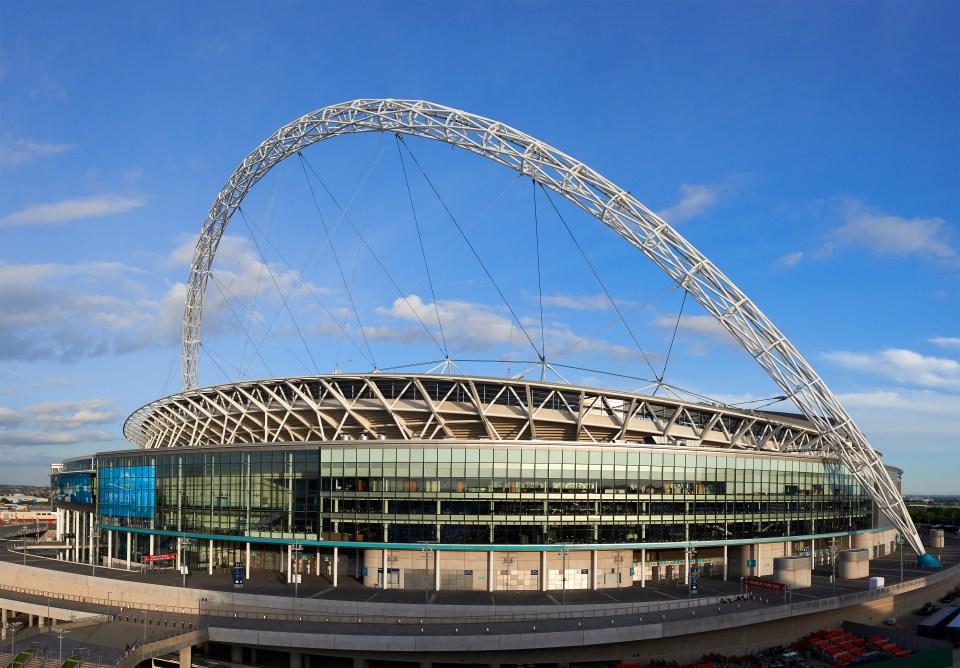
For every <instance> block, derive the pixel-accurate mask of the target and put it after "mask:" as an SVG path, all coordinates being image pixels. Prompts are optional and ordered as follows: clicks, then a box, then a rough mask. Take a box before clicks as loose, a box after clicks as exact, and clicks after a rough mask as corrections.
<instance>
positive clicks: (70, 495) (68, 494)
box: [53, 473, 93, 506]
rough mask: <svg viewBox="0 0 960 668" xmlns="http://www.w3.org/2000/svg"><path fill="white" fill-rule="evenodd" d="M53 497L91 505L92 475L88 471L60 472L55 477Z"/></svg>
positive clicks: (66, 501)
mask: <svg viewBox="0 0 960 668" xmlns="http://www.w3.org/2000/svg"><path fill="white" fill-rule="evenodd" d="M53 494H54V498H55V499H56V500H57V501H58V502H60V503H61V504H63V503H77V504H83V505H88V506H92V505H93V475H92V474H90V473H61V474H59V475H58V476H56V477H55V482H54V490H53Z"/></svg>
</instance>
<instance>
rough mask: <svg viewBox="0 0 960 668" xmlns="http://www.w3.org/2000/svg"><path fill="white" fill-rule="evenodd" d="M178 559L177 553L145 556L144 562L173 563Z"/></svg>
mask: <svg viewBox="0 0 960 668" xmlns="http://www.w3.org/2000/svg"><path fill="white" fill-rule="evenodd" d="M176 558H177V554H176V552H171V553H169V554H145V555H143V560H144V561H145V562H146V563H148V564H152V563H153V562H154V561H173V560H174V559H176Z"/></svg>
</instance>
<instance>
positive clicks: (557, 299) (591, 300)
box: [543, 295, 611, 311]
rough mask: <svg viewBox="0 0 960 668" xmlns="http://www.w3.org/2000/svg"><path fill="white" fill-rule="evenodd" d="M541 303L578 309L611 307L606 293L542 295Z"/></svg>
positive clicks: (600, 309)
mask: <svg viewBox="0 0 960 668" xmlns="http://www.w3.org/2000/svg"><path fill="white" fill-rule="evenodd" d="M543 304H544V306H559V307H561V308H569V309H576V310H580V311H606V310H607V309H609V308H610V307H611V305H610V299H609V298H608V297H607V296H606V295H544V296H543Z"/></svg>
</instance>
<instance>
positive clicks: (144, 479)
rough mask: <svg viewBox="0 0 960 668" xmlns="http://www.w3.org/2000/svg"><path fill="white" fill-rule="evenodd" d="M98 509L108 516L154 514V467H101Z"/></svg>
mask: <svg viewBox="0 0 960 668" xmlns="http://www.w3.org/2000/svg"><path fill="white" fill-rule="evenodd" d="M99 477H100V513H101V514H102V515H109V516H111V517H147V518H149V517H153V507H154V504H155V499H156V471H155V467H153V466H118V467H114V468H102V469H100V471H99Z"/></svg>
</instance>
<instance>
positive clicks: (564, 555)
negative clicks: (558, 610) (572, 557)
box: [557, 545, 570, 605]
mask: <svg viewBox="0 0 960 668" xmlns="http://www.w3.org/2000/svg"><path fill="white" fill-rule="evenodd" d="M569 554H570V550H568V549H567V546H566V545H564V546H563V548H562V549H561V550H560V554H558V555H557V556H558V557H560V559H562V560H563V571H562V572H561V573H560V586H561V587H562V588H563V593H562V594H561V595H560V600H561V602H562V603H561V604H562V605H566V604H567V556H568V555H569Z"/></svg>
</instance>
